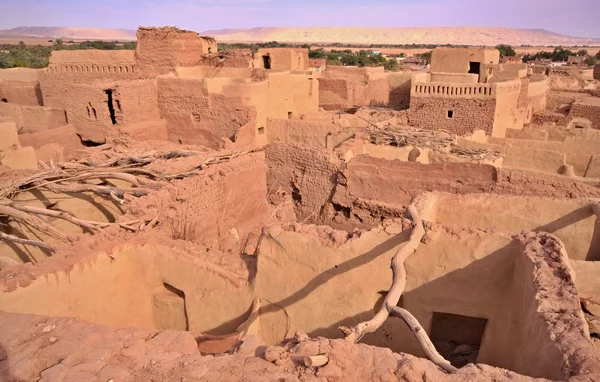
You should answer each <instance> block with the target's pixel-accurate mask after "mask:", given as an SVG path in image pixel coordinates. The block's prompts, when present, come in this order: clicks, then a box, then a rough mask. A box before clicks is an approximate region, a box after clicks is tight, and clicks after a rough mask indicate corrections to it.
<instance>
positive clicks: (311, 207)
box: [265, 143, 341, 222]
mask: <svg viewBox="0 0 600 382" xmlns="http://www.w3.org/2000/svg"><path fill="white" fill-rule="evenodd" d="M265 156H266V160H267V165H268V167H269V170H268V172H267V188H268V190H269V194H268V199H269V202H271V203H272V204H274V205H278V204H280V203H282V202H283V201H284V200H285V198H286V197H287V196H290V195H291V197H292V200H293V201H294V209H295V211H296V216H297V217H298V219H299V220H300V221H305V222H315V221H318V219H319V217H320V215H321V213H322V212H323V210H324V209H325V208H326V206H327V203H328V202H329V199H330V197H331V194H332V192H333V189H334V186H335V184H336V181H337V175H338V168H339V166H340V165H341V160H340V159H339V158H337V156H336V155H335V154H334V153H332V152H329V151H326V150H323V149H318V148H316V147H308V146H300V145H296V144H284V143H271V144H269V145H268V146H267V147H266V151H265Z"/></svg>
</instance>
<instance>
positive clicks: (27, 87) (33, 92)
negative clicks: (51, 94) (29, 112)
mask: <svg viewBox="0 0 600 382" xmlns="http://www.w3.org/2000/svg"><path fill="white" fill-rule="evenodd" d="M0 102H6V103H13V104H17V105H29V106H42V105H43V99H42V91H41V89H40V82H39V79H38V70H36V69H28V68H11V69H4V70H0Z"/></svg>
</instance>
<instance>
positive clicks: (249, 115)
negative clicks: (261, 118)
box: [158, 77, 256, 148]
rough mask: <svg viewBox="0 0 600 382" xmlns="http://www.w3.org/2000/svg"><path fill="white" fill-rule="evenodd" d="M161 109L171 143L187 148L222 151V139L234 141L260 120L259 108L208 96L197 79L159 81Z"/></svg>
mask: <svg viewBox="0 0 600 382" xmlns="http://www.w3.org/2000/svg"><path fill="white" fill-rule="evenodd" d="M158 105H159V110H160V115H161V117H162V118H163V119H165V120H166V121H167V129H168V131H169V139H170V140H172V141H175V142H181V143H184V144H201V145H205V146H208V147H211V148H219V145H220V144H221V137H228V138H229V137H233V136H234V135H235V134H236V133H237V132H238V131H239V130H240V129H241V128H242V127H243V126H244V125H246V124H247V123H249V122H251V121H253V120H256V108H254V107H250V106H247V105H244V103H243V101H242V98H241V97H227V96H224V95H221V94H208V92H206V91H205V90H204V89H203V85H202V80H196V79H183V78H175V77H160V78H158Z"/></svg>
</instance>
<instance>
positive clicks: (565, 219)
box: [532, 206, 600, 261]
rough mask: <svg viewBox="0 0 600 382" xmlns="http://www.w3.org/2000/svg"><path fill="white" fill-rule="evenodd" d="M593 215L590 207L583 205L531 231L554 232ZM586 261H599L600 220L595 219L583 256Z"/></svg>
mask: <svg viewBox="0 0 600 382" xmlns="http://www.w3.org/2000/svg"><path fill="white" fill-rule="evenodd" d="M592 215H594V212H593V211H592V209H591V207H589V206H585V207H581V208H578V209H576V210H574V211H571V212H570V213H568V214H566V215H565V216H562V217H560V218H558V219H556V220H555V221H553V222H550V223H548V224H544V225H543V226H539V227H537V228H535V229H533V230H532V231H533V232H547V233H552V234H553V233H555V232H556V231H559V230H561V229H563V228H565V227H568V226H570V225H572V224H575V223H577V222H579V221H581V220H584V219H587V218H589V217H590V216H592ZM585 260H586V261H599V260H600V222H599V221H598V219H596V224H595V226H594V234H593V235H592V240H591V242H590V247H589V250H588V253H587V256H586V258H585Z"/></svg>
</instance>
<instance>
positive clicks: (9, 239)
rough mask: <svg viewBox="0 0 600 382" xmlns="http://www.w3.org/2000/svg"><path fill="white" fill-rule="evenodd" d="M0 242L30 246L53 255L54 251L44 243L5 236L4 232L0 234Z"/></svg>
mask: <svg viewBox="0 0 600 382" xmlns="http://www.w3.org/2000/svg"><path fill="white" fill-rule="evenodd" d="M0 240H2V241H6V242H9V243H17V244H25V245H31V246H34V247H38V248H42V249H46V250H48V251H50V252H51V253H54V251H55V250H54V247H52V246H51V245H48V244H46V243H42V242H41V241H36V240H29V239H23V238H20V237H16V236H13V235H9V234H6V233H4V232H0Z"/></svg>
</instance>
